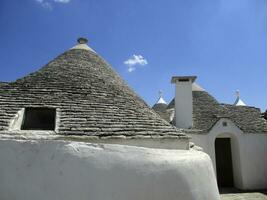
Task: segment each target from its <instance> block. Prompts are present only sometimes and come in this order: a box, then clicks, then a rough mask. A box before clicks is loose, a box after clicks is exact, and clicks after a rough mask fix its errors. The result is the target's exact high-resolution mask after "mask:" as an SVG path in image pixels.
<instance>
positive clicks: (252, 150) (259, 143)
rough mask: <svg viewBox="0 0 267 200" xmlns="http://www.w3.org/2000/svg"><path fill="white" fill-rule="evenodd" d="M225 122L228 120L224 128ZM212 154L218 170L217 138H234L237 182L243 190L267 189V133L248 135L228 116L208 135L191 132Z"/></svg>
mask: <svg viewBox="0 0 267 200" xmlns="http://www.w3.org/2000/svg"><path fill="white" fill-rule="evenodd" d="M223 122H227V126H226V127H224V126H223V125H222V124H223ZM189 136H190V137H192V139H191V141H192V142H194V143H195V144H196V145H198V146H200V147H202V148H203V150H204V152H206V153H207V154H209V156H210V157H211V159H212V162H213V165H214V169H215V171H216V159H215V139H216V138H218V137H226V138H231V148H232V159H233V172H234V184H235V186H236V187H238V188H240V189H264V188H267V156H266V154H267V135H266V134H245V133H243V132H242V131H241V130H240V129H239V128H238V127H236V126H235V124H234V123H233V122H232V121H230V120H228V119H221V120H219V121H218V122H217V123H216V125H215V126H214V127H213V128H212V129H211V131H210V132H209V133H208V134H201V135H197V134H189Z"/></svg>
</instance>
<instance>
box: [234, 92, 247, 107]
mask: <svg viewBox="0 0 267 200" xmlns="http://www.w3.org/2000/svg"><path fill="white" fill-rule="evenodd" d="M234 105H235V106H246V104H245V102H244V101H242V99H241V98H240V92H239V90H237V91H236V100H235V102H234Z"/></svg>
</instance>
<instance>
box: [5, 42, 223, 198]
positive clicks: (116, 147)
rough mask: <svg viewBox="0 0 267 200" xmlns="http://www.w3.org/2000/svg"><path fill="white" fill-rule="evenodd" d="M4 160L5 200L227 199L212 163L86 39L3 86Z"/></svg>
mask: <svg viewBox="0 0 267 200" xmlns="http://www.w3.org/2000/svg"><path fill="white" fill-rule="evenodd" d="M2 67H8V66H2ZM0 161H1V163H0V199H1V200H10V199H17V200H36V199H38V200H47V199H49V200H54V199H55V200H73V199H79V200H88V199H90V200H179V199H180V200H209V199H210V200H219V194H218V188H217V184H216V178H215V174H214V170H213V167H212V163H211V160H210V158H209V156H208V155H207V154H206V153H203V152H201V151H195V150H193V149H190V147H189V137H188V136H187V135H186V134H184V133H183V132H182V131H180V130H179V129H177V128H175V127H174V126H172V125H170V124H169V123H168V122H166V121H165V120H164V119H162V118H161V117H160V116H159V115H158V114H157V113H156V112H154V111H153V110H152V109H151V108H149V106H147V104H146V103H145V102H144V101H143V100H142V99H141V98H140V97H139V96H138V95H137V94H136V93H135V92H133V90H131V89H130V88H129V87H128V86H127V85H126V83H125V82H124V81H123V80H122V79H121V78H120V77H119V75H118V74H117V73H116V72H115V71H114V70H113V69H112V67H111V66H110V65H109V64H107V63H106V62H105V61H104V60H103V59H102V58H101V57H100V56H99V55H97V53H96V52H95V51H94V50H93V49H91V48H90V47H89V46H88V45H87V40H86V39H84V38H80V39H79V40H78V44H77V45H76V46H74V47H73V48H71V49H70V50H67V51H66V52H65V53H63V54H61V55H59V56H58V57H56V58H55V59H54V60H52V61H51V62H49V63H48V64H47V65H45V66H44V67H43V68H41V69H40V70H39V71H37V72H34V73H32V74H29V75H28V76H26V77H23V78H21V79H18V80H16V81H14V82H10V83H1V84H0Z"/></svg>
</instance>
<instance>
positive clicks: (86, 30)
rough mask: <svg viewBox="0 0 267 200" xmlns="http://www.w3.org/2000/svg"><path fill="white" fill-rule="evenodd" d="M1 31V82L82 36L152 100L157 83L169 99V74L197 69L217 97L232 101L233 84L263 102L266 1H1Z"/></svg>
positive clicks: (254, 102) (266, 101) (250, 99)
mask: <svg viewBox="0 0 267 200" xmlns="http://www.w3.org/2000/svg"><path fill="white" fill-rule="evenodd" d="M0 36H1V37H0V44H1V47H0V55H1V56H0V81H14V80H16V79H17V78H20V77H22V76H25V75H27V74H28V73H30V72H33V71H36V70H38V69H39V68H40V67H41V66H43V65H45V64H46V63H47V62H48V61H50V60H51V59H53V58H54V57H56V56H57V55H59V54H60V53H63V52H64V51H65V50H67V49H69V48H70V47H72V46H74V45H75V43H76V39H77V38H78V37H80V36H84V37H87V38H88V39H89V46H91V47H92V48H93V49H95V50H96V51H97V52H98V54H100V55H101V56H102V57H103V58H105V59H106V60H107V61H108V62H109V63H110V64H111V65H112V66H113V67H114V68H115V70H116V71H118V72H119V74H120V75H121V76H122V77H123V78H124V79H125V80H126V81H127V82H128V84H129V85H130V86H131V87H132V88H133V89H134V90H135V91H136V92H137V93H138V94H139V95H140V96H141V97H143V98H144V99H145V100H146V101H147V102H148V104H150V105H153V103H154V102H155V101H156V100H157V98H158V91H159V90H163V93H164V97H165V99H166V100H167V101H170V100H171V98H172V97H173V95H174V85H171V83H170V80H171V77H172V76H174V75H197V76H198V79H197V82H198V83H199V84H200V85H201V86H202V87H204V88H205V89H206V90H207V91H208V92H210V93H211V94H212V95H213V96H214V97H216V99H217V100H219V101H220V102H225V103H233V102H234V100H235V90H237V89H238V90H240V92H241V97H242V99H243V100H244V101H245V102H246V103H247V104H248V105H251V106H256V107H260V108H261V109H262V110H265V109H266V108H267V92H266V86H267V78H266V77H267V75H266V74H267V56H266V52H267V1H266V0H234V1H233V0H164V1H163V0H146V1H144V0H128V1H126V0H1V1H0ZM134 56H135V57H134ZM134 58H135V59H134ZM128 59H132V60H130V61H129V60H128ZM127 60H128V62H127ZM129 67H130V68H131V69H130V70H129ZM129 71H130V72H129Z"/></svg>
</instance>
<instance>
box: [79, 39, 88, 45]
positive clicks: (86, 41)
mask: <svg viewBox="0 0 267 200" xmlns="http://www.w3.org/2000/svg"><path fill="white" fill-rule="evenodd" d="M77 42H78V43H79V44H87V43H88V39H86V38H84V37H80V38H78V40H77Z"/></svg>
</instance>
